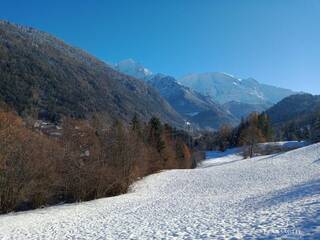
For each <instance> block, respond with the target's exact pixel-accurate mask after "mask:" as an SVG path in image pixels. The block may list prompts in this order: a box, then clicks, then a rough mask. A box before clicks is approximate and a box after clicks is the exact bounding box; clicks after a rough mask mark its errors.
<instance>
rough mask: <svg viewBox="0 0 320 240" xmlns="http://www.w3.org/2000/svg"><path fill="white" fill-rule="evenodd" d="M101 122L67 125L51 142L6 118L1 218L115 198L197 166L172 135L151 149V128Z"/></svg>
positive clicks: (0, 143)
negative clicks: (137, 184) (138, 183)
mask: <svg viewBox="0 0 320 240" xmlns="http://www.w3.org/2000/svg"><path fill="white" fill-rule="evenodd" d="M97 121H98V120H97V119H94V123H92V122H90V121H89V120H74V119H67V118H66V119H63V120H62V122H63V124H62V131H63V136H62V137H60V138H51V137H50V136H49V135H46V133H42V132H41V131H40V132H39V131H38V132H35V131H33V130H32V129H30V128H28V127H27V126H26V125H25V124H24V122H23V120H22V119H21V118H20V117H18V116H17V115H16V114H14V113H12V112H4V111H2V112H0V213H1V212H8V211H13V210H26V209H31V208H37V207H40V206H43V205H51V204H55V203H58V202H74V201H85V200H91V199H95V198H100V197H106V196H113V195H117V194H120V193H125V192H126V191H127V189H128V187H129V185H130V184H131V183H132V182H133V181H135V180H136V179H138V178H140V177H142V176H145V175H147V174H150V173H154V172H157V171H159V170H161V169H170V168H190V167H191V166H192V161H193V160H192V157H191V152H190V150H189V148H188V146H187V145H186V144H185V143H184V141H182V140H181V139H179V138H177V137H173V135H174V134H173V132H172V129H167V130H166V131H159V132H157V133H156V134H154V135H152V136H153V138H152V141H154V142H152V143H149V142H148V140H147V139H146V138H145V137H144V136H145V135H147V134H148V133H149V132H150V131H153V132H154V131H155V129H152V130H150V126H147V125H146V127H145V129H139V131H137V129H131V128H126V127H124V126H123V125H122V123H121V122H115V123H114V124H113V125H112V126H110V127H108V128H101V127H99V128H98V127H97V126H103V124H100V123H99V122H97ZM157 124H160V125H159V126H156V127H157V128H158V127H159V129H162V126H161V123H159V122H157ZM159 150H160V151H159Z"/></svg>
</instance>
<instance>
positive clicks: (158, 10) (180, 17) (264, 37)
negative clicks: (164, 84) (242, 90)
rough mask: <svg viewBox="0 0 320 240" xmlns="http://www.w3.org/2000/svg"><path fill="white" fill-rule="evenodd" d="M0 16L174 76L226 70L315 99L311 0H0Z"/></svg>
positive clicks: (316, 54) (319, 38) (318, 69)
mask: <svg viewBox="0 0 320 240" xmlns="http://www.w3.org/2000/svg"><path fill="white" fill-rule="evenodd" d="M0 18H1V19H6V20H9V21H12V22H15V23H19V24H23V25H29V26H33V27H35V28H39V29H41V30H44V31H46V32H49V33H52V34H54V35H56V36H57V37H59V38H61V39H63V40H64V41H66V42H67V43H70V44H72V45H74V46H77V47H80V48H83V49H85V50H86V51H88V52H89V53H91V54H93V55H95V56H97V57H98V58H100V59H102V60H105V61H108V62H113V63H114V62H117V61H120V60H122V59H127V58H133V59H135V60H138V61H139V62H140V63H142V64H144V65H145V66H146V67H148V68H150V69H151V70H153V71H155V72H163V73H167V74H171V75H173V76H176V77H180V76H183V75H185V74H188V73H194V72H211V71H220V72H227V73H230V74H232V75H235V76H238V77H241V78H245V77H253V78H256V79H257V80H259V81H260V82H263V83H268V84H273V85H276V86H281V87H286V88H291V89H294V90H302V91H307V92H311V93H315V94H320V77H319V76H320V24H319V23H320V1H319V0H299V1H298V0H238V1H235V0H234V1H233V0H220V1H218V0H158V1H156V0H105V1H103V0H68V1H66V0H65V1H62V0H54V1H43V0H28V1H25V0H20V1H19V0H7V1H5V0H1V8H0Z"/></svg>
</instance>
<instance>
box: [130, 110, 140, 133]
mask: <svg viewBox="0 0 320 240" xmlns="http://www.w3.org/2000/svg"><path fill="white" fill-rule="evenodd" d="M130 126H131V130H132V131H133V133H134V134H136V136H138V137H141V135H142V127H141V123H140V120H139V118H138V115H137V114H134V116H133V118H132V120H131V122H130Z"/></svg>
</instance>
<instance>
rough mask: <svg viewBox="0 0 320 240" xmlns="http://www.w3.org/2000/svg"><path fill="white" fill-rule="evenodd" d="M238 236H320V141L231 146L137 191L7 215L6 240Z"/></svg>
mask: <svg viewBox="0 0 320 240" xmlns="http://www.w3.org/2000/svg"><path fill="white" fill-rule="evenodd" d="M232 237H233V239H273V238H279V239H299V238H303V239H320V144H314V145H310V146H307V147H304V148H300V149H296V150H293V151H290V152H287V153H283V154H276V155H273V156H260V157H256V158H253V159H245V160H243V159H242V158H241V157H240V156H238V155H237V154H236V151H235V152H232V151H231V152H230V154H229V155H226V154H225V155H224V156H222V157H220V158H216V159H212V160H206V161H204V162H203V164H202V166H201V167H199V168H197V169H193V170H170V171H165V172H161V173H159V174H154V175H152V176H149V177H146V178H145V179H143V180H141V181H139V182H138V183H136V184H135V185H134V186H133V187H132V191H131V193H129V194H125V195H121V196H117V197H113V198H106V199H100V200H95V201H91V202H86V203H79V204H70V205H62V206H57V207H50V208H46V209H41V210H34V211H29V212H22V213H15V214H9V215H3V216H1V217H0V239H59V240H60V239H225V238H232ZM281 237H283V238H281Z"/></svg>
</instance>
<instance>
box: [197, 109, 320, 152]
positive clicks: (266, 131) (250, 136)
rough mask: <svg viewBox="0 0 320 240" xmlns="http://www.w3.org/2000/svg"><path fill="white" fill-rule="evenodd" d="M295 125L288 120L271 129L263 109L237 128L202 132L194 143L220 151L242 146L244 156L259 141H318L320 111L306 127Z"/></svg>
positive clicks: (251, 115)
mask: <svg viewBox="0 0 320 240" xmlns="http://www.w3.org/2000/svg"><path fill="white" fill-rule="evenodd" d="M298 126H299V125H298V124H297V123H295V122H288V123H286V124H284V125H283V126H282V127H281V128H273V126H272V124H271V121H270V118H269V116H268V115H267V114H266V113H265V112H264V113H261V114H259V113H251V114H250V115H249V116H248V117H247V118H246V119H242V120H241V122H240V124H239V125H238V126H237V127H231V126H229V125H223V126H221V127H220V128H219V130H218V131H216V132H213V133H209V132H206V133H204V134H203V136H202V137H201V138H200V139H198V140H197V142H196V144H197V145H198V147H199V149H206V150H220V151H225V150H226V149H227V148H233V147H244V155H245V157H253V156H254V153H255V151H256V149H257V146H258V143H264V142H270V141H291V140H308V141H310V142H320V113H319V114H318V116H317V117H316V118H314V119H313V120H312V121H309V124H308V125H306V126H305V127H298ZM306 132H307V134H306Z"/></svg>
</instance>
